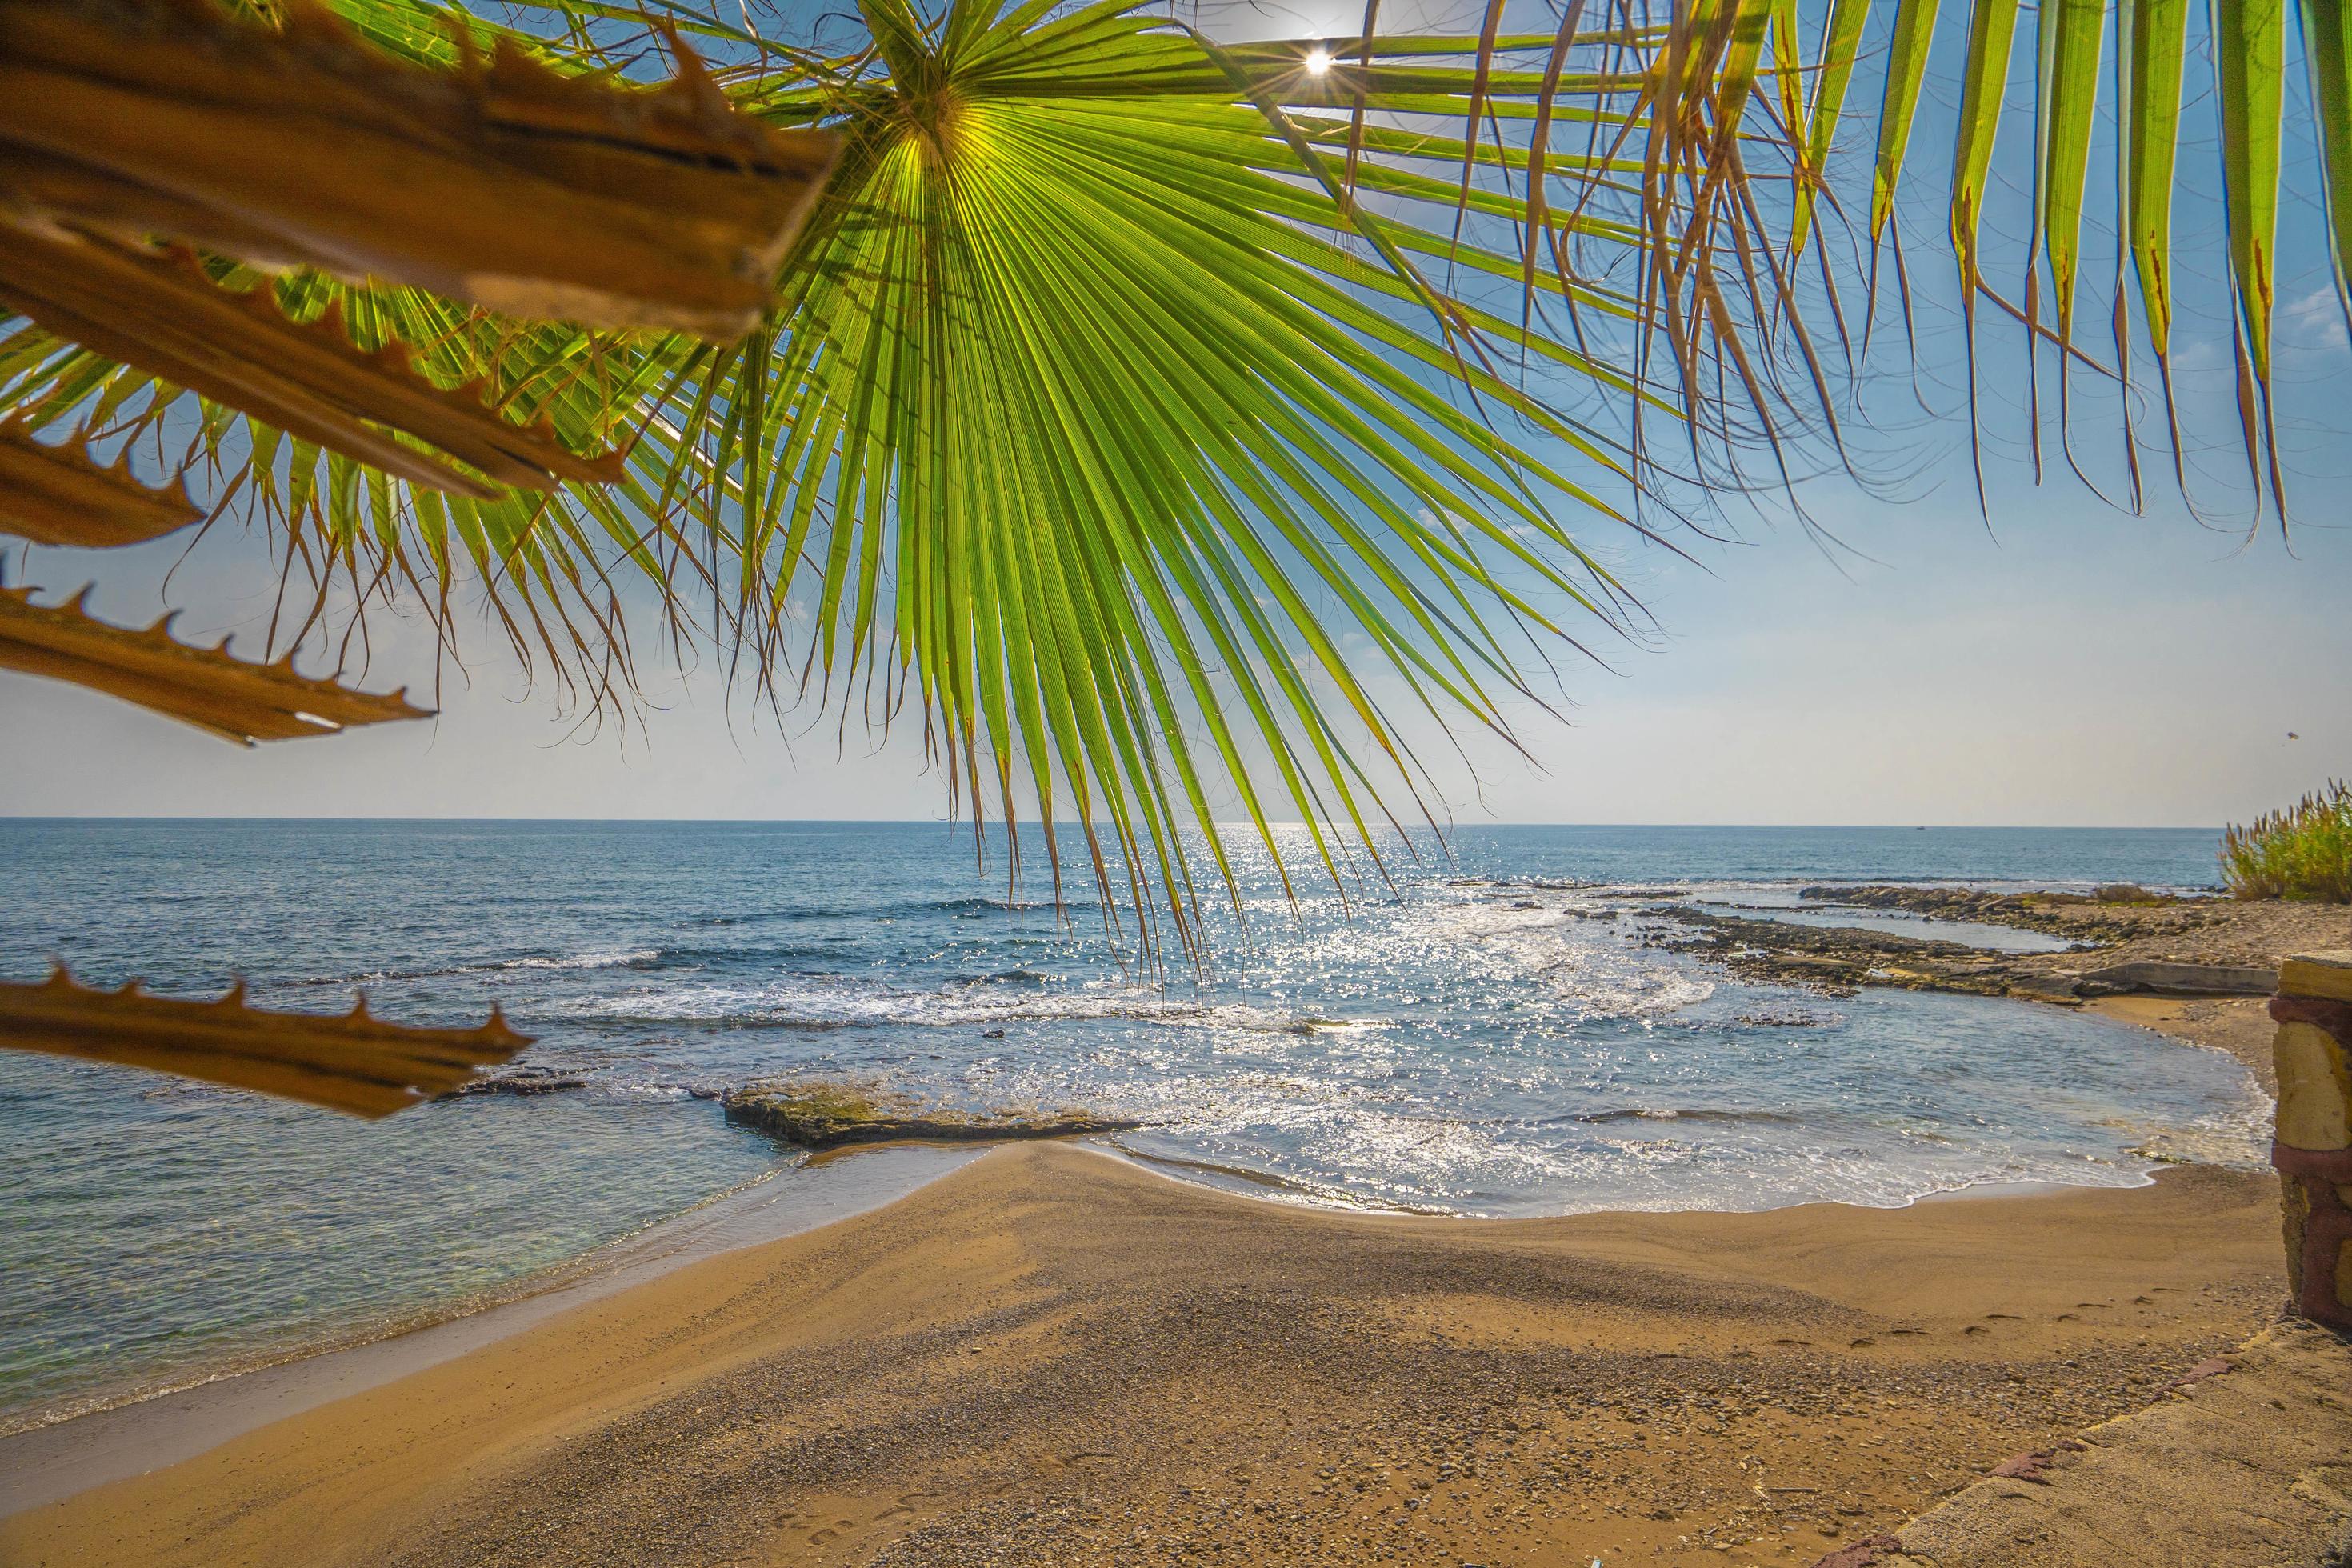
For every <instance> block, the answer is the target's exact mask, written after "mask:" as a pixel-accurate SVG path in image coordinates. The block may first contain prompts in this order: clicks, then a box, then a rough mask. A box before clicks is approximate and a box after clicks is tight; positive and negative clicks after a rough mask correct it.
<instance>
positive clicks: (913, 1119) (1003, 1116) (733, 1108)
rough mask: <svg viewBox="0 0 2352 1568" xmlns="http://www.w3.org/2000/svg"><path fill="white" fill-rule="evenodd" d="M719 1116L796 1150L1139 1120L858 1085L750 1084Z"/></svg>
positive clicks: (1081, 1132) (1059, 1134) (1068, 1130)
mask: <svg viewBox="0 0 2352 1568" xmlns="http://www.w3.org/2000/svg"><path fill="white" fill-rule="evenodd" d="M726 1105H727V1119H728V1120H729V1121H740V1122H742V1123H744V1124H745V1125H747V1126H751V1127H757V1128H759V1129H760V1130H761V1131H763V1132H771V1133H773V1134H774V1135H775V1136H777V1137H779V1138H782V1139H783V1140H785V1141H786V1142H792V1143H797V1144H799V1145H800V1146H801V1147H802V1148H803V1149H838V1148H841V1147H843V1146H844V1145H846V1144H852V1143H899V1142H932V1143H998V1142H1008V1141H1010V1140H1013V1139H1023V1138H1089V1137H1094V1136H1096V1135H1097V1134H1100V1133H1105V1132H1127V1131H1133V1130H1134V1129H1136V1128H1138V1127H1140V1126H1142V1125H1144V1123H1142V1122H1140V1121H1122V1120H1120V1119H1118V1118H1117V1117H1109V1116H1097V1115H1095V1114H1093V1113H1092V1112H1089V1111H1084V1110H1073V1109H1070V1108H1067V1107H1065V1108H1064V1109H1062V1110H1034V1109H1000V1110H985V1111H966V1110H944V1109H940V1108H937V1107H926V1106H925V1105H923V1104H922V1102H921V1101H919V1100H916V1099H915V1098H914V1097H912V1096H910V1095H905V1094H898V1093H895V1092H893V1091H891V1090H888V1089H878V1088H873V1087H868V1086H863V1085H843V1084H827V1083H753V1084H747V1085H745V1086H744V1087H743V1088H741V1089H736V1090H733V1091H732V1092H730V1094H728V1095H727V1096H726Z"/></svg>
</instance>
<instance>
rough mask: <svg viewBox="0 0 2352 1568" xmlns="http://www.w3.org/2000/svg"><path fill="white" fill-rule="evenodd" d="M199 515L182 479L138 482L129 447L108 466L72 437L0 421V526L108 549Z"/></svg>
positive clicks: (37, 538) (39, 538)
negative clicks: (59, 440)
mask: <svg viewBox="0 0 2352 1568" xmlns="http://www.w3.org/2000/svg"><path fill="white" fill-rule="evenodd" d="M202 516H204V511H203V509H202V508H200V507H198V506H197V505H196V503H195V502H194V501H193V500H189V499H188V489H187V485H186V482H185V481H184V480H181V481H179V482H176V483H173V484H169V485H164V486H162V487H160V488H159V487H156V486H152V485H146V484H142V483H141V482H140V481H139V479H137V478H136V477H134V476H133V475H132V474H131V462H130V454H129V453H128V452H127V451H126V452H125V453H124V454H123V456H122V458H121V460H119V461H117V462H116V463H114V464H112V465H111V466H109V465H107V464H103V463H100V462H98V461H96V460H95V459H93V458H91V457H90V456H89V452H88V450H87V449H85V448H84V447H80V446H79V445H77V444H74V443H68V444H67V445H65V446H61V447H59V446H51V445H50V444H48V443H47V442H46V441H38V440H36V439H34V437H33V433H32V430H31V429H30V428H29V427H28V426H26V425H25V424H24V422H23V421H21V420H14V419H11V420H0V531H5V532H8V533H13V534H15V535H16V537H17V538H19V539H28V540H31V541H32V542H34V543H36V544H65V545H73V546H77V547H79V548H82V549H89V550H105V549H111V548H113V547H115V546H117V545H123V544H143V543H145V542H147V541H148V540H151V539H160V538H162V537H163V535H164V534H167V533H170V532H173V531H175V530H178V529H183V528H185V527H187V526H188V525H189V524H190V523H192V522H194V521H196V520H197V519H199V518H201V517H202Z"/></svg>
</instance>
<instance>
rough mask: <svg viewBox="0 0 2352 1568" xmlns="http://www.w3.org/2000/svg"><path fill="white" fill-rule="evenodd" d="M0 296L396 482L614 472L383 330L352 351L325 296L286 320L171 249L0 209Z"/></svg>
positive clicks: (609, 475)
mask: <svg viewBox="0 0 2352 1568" xmlns="http://www.w3.org/2000/svg"><path fill="white" fill-rule="evenodd" d="M0 301H5V303H6V304H8V305H10V306H12V307H14V308H15V309H16V310H18V311H20V312H22V313H23V314H24V315H25V316H26V318H28V319H29V320H31V321H34V322H36V323H37V324H38V325H40V326H41V327H43V328H45V329H46V330H47V331H50V332H53V333H55V334H56V335H57V336H58V337H60V338H66V339H68V340H70V341H72V342H76V343H79V344H80V345H81V346H82V347H84V348H87V349H90V350H93V351H95V352H96V353H102V354H105V355H108V356H109V357H110V358H113V359H119V360H121V362H122V363H125V364H130V365H135V366H137V367H138V368H139V369H141V370H144V371H147V372H149V373H151V374H154V375H158V376H161V377H163V379H165V380H167V381H170V382H173V383H175V384H178V385H180V386H184V387H186V388H188V389H189V390H191V391H194V392H197V393H201V394H202V395H205V397H208V398H211V399H212V400H213V401H214V402H215V403H218V404H221V405H224V406H226V407H229V408H234V409H236V410H237V411H238V412H240V413H243V414H246V415H249V416H252V417H254V418H257V419H260V420H264V421H266V422H268V424H270V425H273V426H277V427H278V428H279V429H281V430H284V431H287V432H288V433H289V434H290V435H293V436H296V437H299V438H301V439H303V440H307V441H314V442H316V443H317V444H318V445H320V446H321V447H326V448H327V449H329V450H330V451H334V452H340V453H341V454H343V455H344V456H345V457H348V458H355V459H356V460H358V461H360V462H362V463H366V464H369V465H370V466H372V467H373V468H380V469H382V470H383V472H385V473H387V474H392V475H395V476H397V477H399V478H401V479H406V480H408V481H409V482H410V483H412V484H418V485H425V486H427V487H429V488H431V489H437V490H448V491H455V492H457V493H458V494H462V495H473V496H480V497H489V496H493V495H496V494H497V493H498V490H497V489H496V488H495V487H496V486H499V485H504V486H509V487H511V488H514V489H547V488H549V487H550V486H551V485H553V484H555V483H556V482H558V481H560V480H570V481H572V482H573V483H582V484H608V483H611V482H613V481H614V480H616V479H619V478H620V476H621V472H622V469H621V466H620V460H619V456H618V454H607V455H606V456H605V457H604V458H596V459H590V458H582V457H579V456H576V455H575V454H573V453H572V452H570V451H567V450H566V449H565V448H564V447H563V446H562V443H561V442H559V441H558V440H557V439H556V438H555V432H554V428H553V426H552V425H551V424H545V423H542V424H541V426H539V427H537V428H531V427H529V426H520V425H517V424H515V423H514V422H512V421H511V420H509V419H508V418H507V417H506V416H504V415H502V414H500V413H499V412H498V411H497V410H496V409H494V408H490V407H488V406H486V405H484V403H483V400H482V395H483V392H484V391H485V390H486V387H485V386H484V385H483V384H469V385H466V386H459V387H452V388H449V389H446V390H445V389H443V388H441V387H439V386H436V385H435V384H433V383H432V382H431V381H428V380H426V379H425V377H424V376H423V375H420V374H417V372H416V370H415V367H414V366H413V365H412V364H411V363H410V360H409V354H408V352H407V350H406V349H405V348H404V347H403V346H402V345H401V344H399V343H397V342H387V343H385V344H384V345H383V347H382V348H381V349H379V350H377V351H376V352H375V353H366V352H364V351H362V350H361V349H360V348H358V347H356V346H355V345H354V344H353V343H352V341H351V337H350V335H349V333H348V332H347V331H345V330H344V327H343V323H342V317H341V310H340V308H339V307H338V305H337V304H336V303H335V302H333V301H330V303H329V305H328V308H327V311H326V313H325V314H324V315H321V316H320V317H319V319H318V320H316V321H310V322H305V323H297V322H296V321H293V320H292V319H290V318H289V316H288V315H287V314H286V312H285V311H284V310H281V309H279V307H278V299H277V296H276V293H275V291H274V290H273V289H272V288H271V287H270V286H269V285H268V284H264V285H263V286H261V287H260V288H257V289H253V290H251V291H250V292H247V293H243V294H239V293H236V292H235V291H233V290H231V289H225V288H222V287H221V286H220V285H219V284H217V283H215V282H214V281H213V280H212V279H211V278H210V277H209V276H207V275H206V273H205V269H204V267H203V265H202V264H201V263H200V262H199V261H198V260H197V259H196V257H195V255H194V252H192V251H189V250H187V249H185V248H184V247H173V248H172V249H169V250H164V251H154V250H150V249H146V248H144V247H133V246H130V245H125V244H121V243H118V242H116V241H113V240H110V239H106V238H101V237H98V236H96V235H89V234H81V233H76V232H74V231H71V230H67V229H60V228H56V227H54V226H48V225H47V224H26V223H11V222H7V221H5V219H0ZM379 425H382V426H390V427H391V428H392V429H393V430H397V431H402V432H405V433H406V434H408V435H410V436H413V437H416V438H417V439H418V440H420V441H425V442H428V443H430V444H431V445H432V446H434V447H438V448H439V449H440V450H441V451H443V452H446V453H447V454H449V456H450V457H453V458H457V459H458V460H459V461H461V462H464V463H466V464H468V465H470V466H471V467H472V468H475V469H477V470H478V471H479V472H480V473H481V474H483V475H487V476H488V479H487V480H485V479H480V478H477V477H475V475H473V474H469V473H466V472H463V471H461V470H459V469H457V468H454V467H452V466H451V465H450V464H449V463H447V462H446V461H444V460H442V459H441V458H438V457H436V456H434V455H432V454H430V453H427V452H424V451H420V450H418V449H417V448H415V447H410V446H406V445H404V444H403V443H401V442H400V441H398V440H396V439H395V438H394V437H393V436H392V435H390V434H388V433H387V432H386V431H384V430H380V429H377V428H375V427H374V426H379Z"/></svg>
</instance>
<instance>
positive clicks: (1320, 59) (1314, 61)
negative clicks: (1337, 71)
mask: <svg viewBox="0 0 2352 1568" xmlns="http://www.w3.org/2000/svg"><path fill="white" fill-rule="evenodd" d="M1330 68H1331V51H1330V50H1328V49H1317V50H1316V51H1315V52H1314V53H1313V54H1310V55H1308V56H1307V75H1308V76H1321V75H1323V74H1324V73H1325V72H1327V71H1328V70H1329V69H1330Z"/></svg>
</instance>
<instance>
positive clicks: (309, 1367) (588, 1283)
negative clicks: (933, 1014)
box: [0, 1145, 989, 1518]
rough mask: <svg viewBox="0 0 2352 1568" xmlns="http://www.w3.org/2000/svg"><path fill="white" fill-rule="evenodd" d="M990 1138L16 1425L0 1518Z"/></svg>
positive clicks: (729, 1206) (2, 1453)
mask: <svg viewBox="0 0 2352 1568" xmlns="http://www.w3.org/2000/svg"><path fill="white" fill-rule="evenodd" d="M988 1147H989V1146H981V1147H964V1148H947V1147H943V1146H931V1145H921V1146H887V1147H882V1148H877V1149H873V1150H870V1151H865V1152H861V1153H860V1154H859V1155H858V1156H857V1157H856V1159H853V1160H836V1161H826V1162H823V1163H803V1164H801V1165H794V1166H783V1167H779V1168H778V1170H777V1171H775V1172H774V1173H772V1178H771V1179H763V1180H761V1181H760V1182H756V1183H752V1184H746V1185H745V1186H744V1187H741V1188H739V1189H737V1190H735V1191H734V1192H731V1193H729V1194H724V1195H722V1196H720V1197H719V1198H717V1199H714V1200H712V1201H709V1202H707V1203H704V1204H700V1205H696V1206H695V1207H694V1208H692V1209H689V1210H688V1211H687V1212H685V1213H683V1214H680V1215H673V1216H671V1217H670V1218H668V1219H667V1220H664V1221H661V1222H659V1223H657V1224H656V1225H653V1226H648V1227H646V1229H645V1230H643V1231H641V1232H639V1233H637V1234H636V1235H635V1236H632V1237H626V1238H625V1240H624V1241H622V1242H620V1243H618V1244H614V1246H612V1247H608V1248H606V1249H604V1251H605V1253H606V1256H605V1257H604V1258H603V1259H602V1260H601V1262H599V1261H592V1260H591V1259H575V1260H574V1261H573V1262H572V1264H570V1265H567V1266H565V1267H564V1268H562V1269H560V1270H557V1271H556V1274H557V1276H558V1277H557V1278H555V1279H551V1280H550V1281H549V1282H547V1283H546V1284H544V1285H543V1286H541V1288H540V1289H534V1290H529V1291H527V1292H525V1293H522V1294H518V1295H512V1296H508V1297H504V1298H500V1299H497V1300H490V1301H488V1302H484V1303H481V1304H479V1305H477V1306H472V1307H460V1308H458V1309H457V1310H454V1311H452V1312H450V1313H448V1314H447V1315H446V1316H442V1317H438V1318H436V1319H434V1320H432V1321H429V1322H426V1323H424V1324H421V1325H419V1326H416V1327H414V1328H408V1329H399V1330H394V1331H391V1332H389V1333H386V1334H383V1335H381V1336H379V1337H375V1338H371V1339H362V1340H358V1341H356V1342H351V1343H345V1344H334V1345H328V1346H324V1347H321V1348H319V1349H315V1350H309V1351H303V1350H296V1351H294V1352H290V1353H289V1354H288V1355H286V1356H284V1357H283V1358H281V1359H278V1360H274V1361H268V1362H265V1363H260V1364H258V1365H252V1366H243V1367H236V1368H233V1369H231V1370H228V1371H225V1372H222V1373H216V1374H215V1375H213V1376H211V1377H207V1378H203V1379H200V1380H196V1381H193V1382H190V1383H186V1384H181V1385H180V1386H177V1387H173V1388H169V1389H163V1390H159V1391H157V1392H154V1393H152V1394H133V1395H131V1396H129V1397H126V1398H124V1399H122V1400H121V1401H120V1402H118V1403H114V1404H110V1405H102V1406H100V1407H97V1408H94V1409H89V1410H84V1411H80V1412H77V1413H74V1414H70V1415H63V1416H60V1417H58V1418H57V1419H54V1420H50V1421H46V1422H43V1423H41V1424H39V1425H37V1426H27V1427H24V1428H21V1429H19V1430H17V1431H15V1432H12V1433H9V1434H7V1435H6V1436H0V1518H5V1517H6V1516H7V1515H9V1514H13V1513H18V1512H21V1511H23V1510H26V1509H29V1508H38V1507H40V1506H42V1505H43V1504H45V1503H50V1502H55V1501H57V1500H59V1499H61V1498H66V1497H70V1496H72V1495H73V1494H74V1493H76V1492H79V1491H85V1490H87V1489H89V1488H91V1487H95V1486H103V1485H104V1484H106V1483H107V1482H108V1481H112V1480H120V1479H123V1478H125V1477H128V1476H135V1475H142V1474H144V1473H145V1472H147V1471H149V1470H152V1469H156V1468H161V1467H163V1466H165V1465H170V1464H175V1463H178V1462H179V1461H180V1460H182V1459H187V1458H194V1457H195V1456H197V1455H198V1454H202V1453H205V1452H206V1451H207V1450H209V1449H212V1448H215V1447H219V1446H220V1445H221V1444H223V1443H226V1442H228V1441H230V1440H231V1439H233V1438H236V1437H238V1436H243V1435H244V1434H246V1433H247V1432H250V1431H253V1430H254V1429H256V1428H257V1427H260V1426H267V1425H268V1424H269V1423H271V1422H274V1421H278V1420H282V1419H284V1418H286V1417H288V1416H290V1415H299V1414H301V1413H302V1412H304V1411H307V1410H313V1409H316V1408H318V1407H319V1406H320V1405H326V1404H329V1403H331V1402H332V1401H334V1400H338V1399H342V1398H346V1397H348V1396H350V1395H352V1394H361V1393H364V1392H365V1391H367V1390H369V1389H372V1388H379V1387H382V1386H383V1384H388V1383H393V1382H395V1381H397V1380H398V1379H400V1378H403V1377H406V1376H408V1375H410V1374H411V1373H417V1372H421V1371H424V1370H425V1368H427V1367H432V1366H437V1365H439V1364H440V1363H444V1362H447V1361H453V1360H455V1359H457V1357H459V1356H462V1355H466V1354H467V1353H469V1352H473V1351H476V1350H478V1349H480V1348H482V1347H483V1346H485V1345H489V1344H495V1343H497V1342H499V1341H500V1340H504V1339H508V1338H510V1337H512V1336H513V1335H516V1334H519V1333H521V1332H523V1331H527V1330H529V1329H530V1328H532V1327H533V1326H535V1325H537V1324H540V1323H542V1322H545V1321H548V1320H549V1319H551V1318H553V1317H555V1316H557V1315H558V1314H560V1313H562V1312H566V1311H569V1310H572V1309H573V1308H576V1307H581V1306H584V1305H586V1304H587V1303H589V1302H591V1301H596V1300H603V1299H604V1298H605V1297H608V1296H614V1295H618V1294H620V1293H621V1292H623V1291H625V1290H628V1289H633V1288H634V1287H635V1286H638V1285H642V1284H645V1283H647V1282H649V1281H651V1280H654V1279H659V1278H661V1277H662V1276H663V1275H666V1274H669V1273H673V1272H675V1271H676V1270H677V1269H680V1268H686V1267H687V1266H688V1265H689V1264H694V1263H698V1262H701V1261H702V1260H704V1259H705V1258H716V1257H719V1256H721V1255H723V1254H726V1253H730V1252H735V1251H740V1250H741V1249H743V1248H745V1247H759V1246H762V1245H765V1244H767V1243H769V1242H773V1241H781V1240H783V1239H785V1238H786V1237H794V1236H800V1235H803V1234H805V1233H806V1232H809V1231H812V1230H819V1229H822V1228H824V1226H829V1225H834V1224H837V1223H839V1222H840V1221H842V1220H845V1219H851V1218H855V1217H856V1216H857V1215H863V1214H868V1213H871V1212H872V1211H874V1210H876V1209H878V1208H884V1207H887V1205H890V1204H893V1203H896V1202H897V1201H898V1200H899V1199H900V1198H903V1197H905V1196H907V1195H908V1194H910V1193H913V1192H916V1191H918V1190H919V1189H920V1188H922V1187H924V1186H927V1185H929V1184H930V1183H932V1182H935V1181H937V1180H939V1179H940V1177H942V1176H945V1175H947V1174H949V1173H951V1172H953V1171H955V1170H958V1169H960V1168H961V1167H962V1166H964V1165H967V1164H969V1163H971V1162H972V1161H973V1160H976V1159H978V1158H979V1157H980V1156H981V1155H982V1154H984V1153H986V1152H987V1150H988ZM794 1177H796V1178H798V1179H797V1180H789V1179H787V1180H778V1179H773V1178H794Z"/></svg>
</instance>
